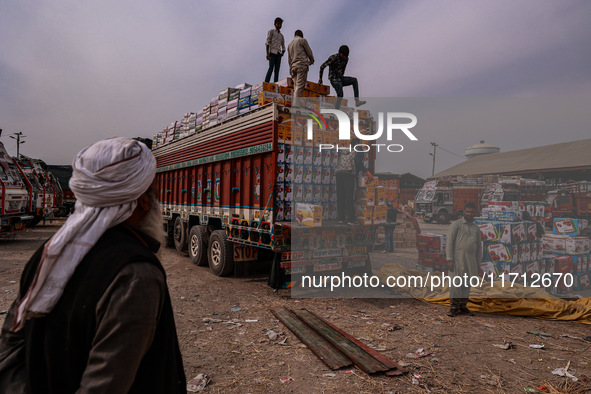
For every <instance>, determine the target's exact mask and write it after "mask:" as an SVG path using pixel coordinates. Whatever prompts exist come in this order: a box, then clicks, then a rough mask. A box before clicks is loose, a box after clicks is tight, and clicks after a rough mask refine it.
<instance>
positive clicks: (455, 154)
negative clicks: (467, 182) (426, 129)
mask: <svg viewBox="0 0 591 394" xmlns="http://www.w3.org/2000/svg"><path fill="white" fill-rule="evenodd" d="M437 146H439V149H441V150H444V151H446V152H447V153H451V154H452V155H454V156H457V157H461V158H462V159H465V158H466V156H462V155H458V154H457V153H454V152H452V151H449V150H447V149H445V148H443V147H442V146H441V145H437Z"/></svg>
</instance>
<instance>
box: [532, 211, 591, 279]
mask: <svg viewBox="0 0 591 394" xmlns="http://www.w3.org/2000/svg"><path fill="white" fill-rule="evenodd" d="M588 226H589V223H588V221H587V220H585V219H570V218H556V219H554V223H553V226H552V234H548V235H544V236H543V237H542V248H543V250H544V258H545V259H546V260H547V261H546V264H547V266H548V265H553V266H554V269H555V272H568V273H572V274H573V278H574V281H573V283H572V286H564V287H565V288H566V289H563V288H560V290H586V289H589V288H591V254H590V253H591V250H590V248H589V237H583V236H581V232H582V231H583V230H584V229H585V228H587V227H588ZM566 284H567V285H568V284H569V283H566Z"/></svg>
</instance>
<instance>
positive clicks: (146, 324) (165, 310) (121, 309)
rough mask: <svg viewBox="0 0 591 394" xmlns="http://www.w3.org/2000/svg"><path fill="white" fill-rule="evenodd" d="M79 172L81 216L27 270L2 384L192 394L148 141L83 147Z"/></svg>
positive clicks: (1, 365)
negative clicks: (163, 255) (161, 254)
mask: <svg viewBox="0 0 591 394" xmlns="http://www.w3.org/2000/svg"><path fill="white" fill-rule="evenodd" d="M72 166H73V174H72V179H71V180H70V187H71V189H72V191H73V192H74V194H75V195H76V198H77V202H76V210H75V212H74V214H72V215H71V216H70V217H69V218H68V220H67V221H66V223H65V224H64V225H63V227H62V228H61V229H60V230H59V231H58V232H57V233H56V234H55V235H54V236H53V237H52V238H51V239H50V240H49V241H47V242H46V243H45V244H44V245H43V246H41V247H40V248H39V249H38V250H37V252H36V253H35V254H34V255H33V257H32V258H31V260H30V261H29V262H28V263H27V265H26V266H25V269H24V271H23V274H22V277H21V282H20V292H19V294H18V297H17V299H16V300H15V302H14V304H13V305H12V307H11V308H10V311H9V314H8V316H7V317H6V320H5V323H4V327H3V329H2V337H1V341H0V385H2V386H3V387H4V388H5V389H7V390H9V391H11V392H20V391H19V390H26V392H30V393H74V392H84V393H88V392H97V393H99V392H100V393H128V392H129V393H135V392H137V393H148V392H150V393H177V392H178V393H181V392H182V393H185V392H186V379H185V374H184V370H183V363H182V358H181V354H180V350H179V346H178V340H177V336H176V328H175V324H174V316H173V312H172V306H171V302H170V296H169V293H168V288H167V285H166V275H165V273H164V269H163V268H162V266H161V264H160V261H159V260H158V258H157V257H156V256H155V253H156V251H157V250H158V247H159V246H160V244H159V242H158V239H162V238H163V237H162V235H163V230H162V218H161V217H160V207H159V202H158V198H157V195H158V190H157V188H156V184H155V182H154V178H155V171H156V160H155V159H154V156H153V155H152V153H151V152H150V150H149V149H148V147H147V146H145V145H144V144H143V143H141V142H138V141H135V140H130V139H126V138H111V139H107V140H104V141H99V142H97V143H96V144H94V145H92V146H90V147H87V148H85V149H83V150H82V151H81V152H80V153H79V154H78V155H77V156H76V159H75V160H74V162H73V164H72ZM7 360H8V361H7ZM11 360H12V361H11ZM23 385H24V386H23Z"/></svg>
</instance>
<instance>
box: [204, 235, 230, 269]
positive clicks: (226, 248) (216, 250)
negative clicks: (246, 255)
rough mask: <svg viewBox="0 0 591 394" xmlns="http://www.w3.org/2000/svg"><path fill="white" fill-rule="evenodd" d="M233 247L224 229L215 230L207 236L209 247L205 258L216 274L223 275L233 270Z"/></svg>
mask: <svg viewBox="0 0 591 394" xmlns="http://www.w3.org/2000/svg"><path fill="white" fill-rule="evenodd" d="M233 252H234V248H233V247H232V243H231V242H230V241H228V236H227V235H226V232H225V231H224V230H215V231H214V232H212V233H211V235H210V236H209V248H208V249H207V259H208V260H209V268H210V269H211V271H212V272H213V273H214V274H216V275H217V276H225V275H228V274H230V273H232V271H233V270H234V258H233Z"/></svg>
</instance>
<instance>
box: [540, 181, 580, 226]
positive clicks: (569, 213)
mask: <svg viewBox="0 0 591 394" xmlns="http://www.w3.org/2000/svg"><path fill="white" fill-rule="evenodd" d="M555 218H580V219H590V220H591V182H589V181H581V182H569V183H565V184H562V185H561V186H560V188H559V189H555V190H551V191H549V192H548V194H547V196H546V215H545V224H546V225H547V226H552V223H553V221H554V219H555Z"/></svg>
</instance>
